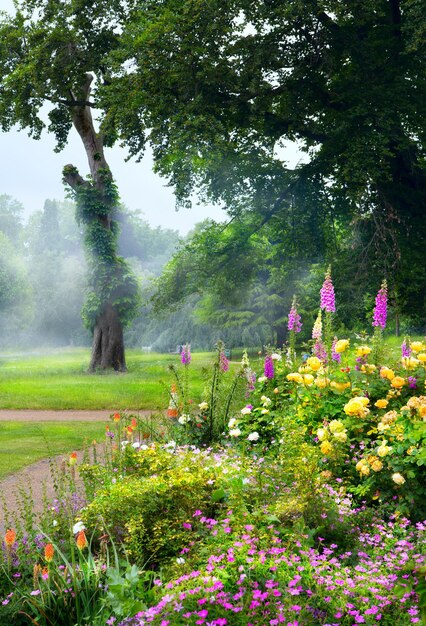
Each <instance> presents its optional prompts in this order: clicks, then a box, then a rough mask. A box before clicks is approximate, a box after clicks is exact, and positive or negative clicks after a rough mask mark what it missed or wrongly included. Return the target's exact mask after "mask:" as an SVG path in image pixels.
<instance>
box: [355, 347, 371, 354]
mask: <svg viewBox="0 0 426 626" xmlns="http://www.w3.org/2000/svg"><path fill="white" fill-rule="evenodd" d="M370 352H371V348H370V347H369V346H358V348H357V349H356V356H367V354H370Z"/></svg>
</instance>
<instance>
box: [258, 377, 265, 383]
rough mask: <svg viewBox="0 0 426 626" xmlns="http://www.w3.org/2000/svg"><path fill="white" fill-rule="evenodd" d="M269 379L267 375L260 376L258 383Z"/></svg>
mask: <svg viewBox="0 0 426 626" xmlns="http://www.w3.org/2000/svg"><path fill="white" fill-rule="evenodd" d="M267 380H268V378H267V377H266V376H259V378H258V379H257V382H258V383H265V382H266V381H267Z"/></svg>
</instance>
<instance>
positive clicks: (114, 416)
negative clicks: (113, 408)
mask: <svg viewBox="0 0 426 626" xmlns="http://www.w3.org/2000/svg"><path fill="white" fill-rule="evenodd" d="M112 419H113V420H114V422H119V421H120V413H114V415H113V416H112Z"/></svg>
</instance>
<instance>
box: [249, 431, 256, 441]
mask: <svg viewBox="0 0 426 626" xmlns="http://www.w3.org/2000/svg"><path fill="white" fill-rule="evenodd" d="M247 439H248V440H249V441H257V440H258V439H259V433H257V432H256V431H255V432H254V433H250V434H249V436H248V437H247Z"/></svg>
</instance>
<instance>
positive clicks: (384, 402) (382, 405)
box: [374, 400, 389, 409]
mask: <svg viewBox="0 0 426 626" xmlns="http://www.w3.org/2000/svg"><path fill="white" fill-rule="evenodd" d="M388 404H389V400H377V402H375V403H374V406H376V407H377V408H378V409H385V408H386V407H387V405H388Z"/></svg>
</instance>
